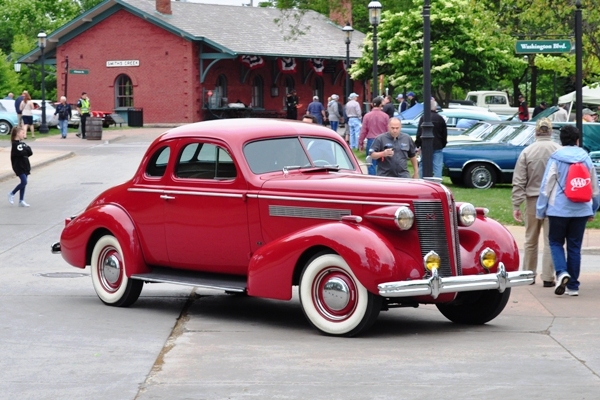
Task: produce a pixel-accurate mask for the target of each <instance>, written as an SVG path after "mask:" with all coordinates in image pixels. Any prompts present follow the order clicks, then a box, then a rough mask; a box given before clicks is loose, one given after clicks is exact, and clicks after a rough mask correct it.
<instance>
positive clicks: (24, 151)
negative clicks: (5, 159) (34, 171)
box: [8, 126, 33, 207]
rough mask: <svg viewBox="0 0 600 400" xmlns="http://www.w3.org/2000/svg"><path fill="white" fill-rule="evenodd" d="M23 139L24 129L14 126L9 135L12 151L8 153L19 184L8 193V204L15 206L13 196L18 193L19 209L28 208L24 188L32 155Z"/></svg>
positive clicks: (29, 170)
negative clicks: (19, 181)
mask: <svg viewBox="0 0 600 400" xmlns="http://www.w3.org/2000/svg"><path fill="white" fill-rule="evenodd" d="M24 138H25V129H23V128H21V127H18V126H15V127H14V128H13V129H12V131H11V133H10V140H11V142H12V150H11V152H10V162H11V164H12V169H13V171H14V172H15V175H17V176H18V177H19V179H20V180H21V183H19V184H18V185H17V186H16V187H15V188H14V189H13V190H12V192H9V193H8V202H9V203H10V204H15V194H16V193H17V192H19V207H29V204H27V203H25V186H27V175H29V173H30V172H31V165H30V164H29V157H30V156H31V155H32V154H33V152H32V151H31V147H29V146H28V145H27V143H25V142H23V139H24Z"/></svg>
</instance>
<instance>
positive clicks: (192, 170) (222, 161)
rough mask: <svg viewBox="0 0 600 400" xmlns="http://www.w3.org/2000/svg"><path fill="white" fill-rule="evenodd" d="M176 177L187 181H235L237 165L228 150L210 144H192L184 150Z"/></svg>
mask: <svg viewBox="0 0 600 400" xmlns="http://www.w3.org/2000/svg"><path fill="white" fill-rule="evenodd" d="M175 176H176V177H178V178H187V179H233V178H235V177H236V176H237V170H236V168H235V164H234V163H233V160H232V159H231V156H230V155H229V153H227V150H225V149H223V148H222V147H219V146H215V145H213V144H209V143H190V144H188V145H187V146H185V147H184V148H183V150H182V151H181V154H180V156H179V160H178V161H177V166H176V167H175Z"/></svg>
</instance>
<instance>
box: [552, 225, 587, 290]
mask: <svg viewBox="0 0 600 400" xmlns="http://www.w3.org/2000/svg"><path fill="white" fill-rule="evenodd" d="M548 220H549V222H550V229H549V234H548V240H549V242H550V253H551V254H552V261H553V262H554V270H555V271H556V276H557V277H558V276H559V275H560V274H562V273H563V272H567V273H568V274H569V275H571V280H570V281H569V283H568V284H567V287H568V288H569V289H572V290H578V289H579V280H578V279H579V272H580V269H581V243H582V242H583V234H584V233H585V224H586V223H587V220H588V217H551V216H549V217H548ZM565 240H566V242H567V256H566V258H565V249H564V247H563V246H564V244H565Z"/></svg>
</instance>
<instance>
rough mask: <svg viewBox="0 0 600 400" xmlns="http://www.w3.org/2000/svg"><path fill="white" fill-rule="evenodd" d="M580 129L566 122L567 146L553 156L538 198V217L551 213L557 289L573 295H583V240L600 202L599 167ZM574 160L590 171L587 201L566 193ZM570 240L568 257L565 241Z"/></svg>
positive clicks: (563, 133)
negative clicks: (584, 144)
mask: <svg viewBox="0 0 600 400" xmlns="http://www.w3.org/2000/svg"><path fill="white" fill-rule="evenodd" d="M579 138H580V134H579V130H578V129H577V128H576V127H575V126H574V125H566V126H563V127H562V128H561V130H560V141H561V144H562V145H563V147H562V148H561V149H558V150H556V151H555V152H554V153H553V154H552V155H551V156H550V160H549V161H548V164H547V165H546V170H545V172H544V177H543V178H542V184H541V186H540V195H539V197H538V201H537V207H536V217H537V218H538V219H544V218H545V217H546V216H548V220H549V223H550V224H549V225H550V229H549V234H548V239H549V242H550V253H551V254H552V261H553V262H554V270H555V271H556V276H557V280H556V286H555V289H554V293H555V294H557V295H562V294H564V293H566V294H567V295H570V296H578V295H579V272H580V267H581V243H582V241H583V235H584V233H585V225H586V223H587V221H592V220H593V219H594V214H595V213H596V211H597V210H598V205H599V203H600V190H599V189H598V179H597V177H596V170H595V168H594V166H593V164H592V160H591V159H590V156H589V155H588V153H587V152H586V151H585V150H584V149H582V148H581V147H578V145H579ZM573 163H584V165H585V166H586V167H587V168H588V170H589V171H590V178H591V181H590V183H591V185H592V199H591V200H590V201H588V202H585V203H575V202H573V201H571V200H569V199H568V198H567V196H566V195H565V188H566V181H567V173H568V171H569V166H570V165H571V164H573ZM565 241H566V242H567V255H566V257H565V250H564V247H563V246H564V243H565Z"/></svg>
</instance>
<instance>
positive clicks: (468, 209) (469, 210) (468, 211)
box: [458, 203, 477, 226]
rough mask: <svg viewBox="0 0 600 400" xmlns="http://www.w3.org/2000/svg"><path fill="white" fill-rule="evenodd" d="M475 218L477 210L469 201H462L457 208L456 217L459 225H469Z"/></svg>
mask: <svg viewBox="0 0 600 400" xmlns="http://www.w3.org/2000/svg"><path fill="white" fill-rule="evenodd" d="M476 218H477V211H476V210H475V207H474V206H473V204H471V203H464V204H462V205H461V206H460V208H459V209H458V219H459V220H460V223H461V225H463V226H471V225H473V223H474V222H475V219H476Z"/></svg>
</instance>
